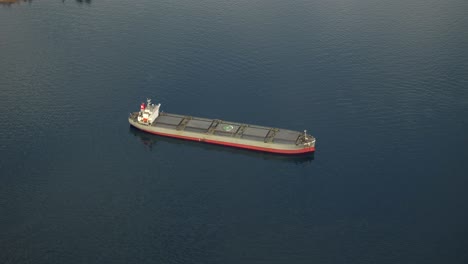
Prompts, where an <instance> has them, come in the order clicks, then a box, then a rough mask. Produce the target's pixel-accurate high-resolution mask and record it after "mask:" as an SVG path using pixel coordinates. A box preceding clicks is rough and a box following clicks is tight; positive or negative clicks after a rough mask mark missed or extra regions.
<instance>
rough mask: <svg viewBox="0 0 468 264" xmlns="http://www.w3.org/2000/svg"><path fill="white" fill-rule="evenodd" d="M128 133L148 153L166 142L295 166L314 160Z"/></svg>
mask: <svg viewBox="0 0 468 264" xmlns="http://www.w3.org/2000/svg"><path fill="white" fill-rule="evenodd" d="M129 133H130V134H132V135H134V136H135V137H137V138H139V139H140V141H141V143H143V145H145V148H146V149H148V150H149V151H153V150H156V149H157V145H158V143H159V142H166V143H169V144H184V145H186V146H190V147H197V148H202V149H206V150H210V151H219V152H226V153H232V154H235V155H244V156H250V157H255V158H261V159H265V160H278V161H286V162H291V163H296V164H302V163H311V162H312V161H313V160H314V158H315V152H313V153H309V154H302V155H291V156H289V155H283V154H275V153H267V152H260V151H253V150H247V149H240V148H233V147H226V146H219V145H214V144H207V143H201V142H195V141H189V140H181V139H175V138H169V137H162V136H158V135H153V134H150V133H146V132H143V131H141V130H139V129H137V128H135V127H133V126H129Z"/></svg>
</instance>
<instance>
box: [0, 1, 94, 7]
mask: <svg viewBox="0 0 468 264" xmlns="http://www.w3.org/2000/svg"><path fill="white" fill-rule="evenodd" d="M32 1H33V0H0V5H7V6H9V5H11V4H15V3H21V2H27V3H32ZM62 2H63V3H64V2H65V0H62ZM75 2H77V3H79V4H83V3H86V4H91V2H92V0H75Z"/></svg>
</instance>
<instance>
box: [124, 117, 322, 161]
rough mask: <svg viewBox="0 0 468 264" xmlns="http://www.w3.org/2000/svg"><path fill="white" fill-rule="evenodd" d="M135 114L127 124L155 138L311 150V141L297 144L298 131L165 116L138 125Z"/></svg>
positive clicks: (267, 149)
mask: <svg viewBox="0 0 468 264" xmlns="http://www.w3.org/2000/svg"><path fill="white" fill-rule="evenodd" d="M137 115H138V113H132V114H131V116H130V117H129V119H128V121H129V123H130V124H131V125H132V126H134V127H136V128H138V129H140V130H142V131H145V132H147V133H151V134H155V135H160V136H165V137H172V138H178V139H184V140H191V141H198V142H204V143H209V144H217V145H223V146H228V147H235V148H243V149H249V150H255V151H263V152H270V153H279V154H304V153H312V152H314V151H315V139H314V140H313V142H312V143H311V144H309V145H303V144H302V143H299V144H298V142H300V139H301V137H302V136H303V133H301V132H298V131H291V130H286V129H276V128H271V127H263V126H254V125H247V124H241V123H235V122H228V121H221V120H216V119H207V118H198V117H188V116H182V115H176V114H168V113H161V116H159V117H158V118H157V119H156V120H155V121H154V122H153V123H152V124H151V125H150V124H142V123H140V122H138V121H137V118H136V117H137ZM310 137H311V136H310Z"/></svg>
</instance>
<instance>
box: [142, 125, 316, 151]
mask: <svg viewBox="0 0 468 264" xmlns="http://www.w3.org/2000/svg"><path fill="white" fill-rule="evenodd" d="M141 130H143V131H145V132H148V133H151V134H155V135H160V136H166V137H172V138H180V139H186V140H192V141H199V142H206V143H211V144H217V145H224V146H230V147H236V148H244V149H252V150H258V151H265V152H272V153H281V154H301V153H309V152H314V151H315V147H308V148H302V149H294V150H292V149H272V148H262V147H257V146H250V145H244V144H236V143H231V142H223V141H217V140H211V139H201V138H196V137H187V136H179V135H173V134H167V133H160V132H154V131H150V130H145V129H141Z"/></svg>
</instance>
